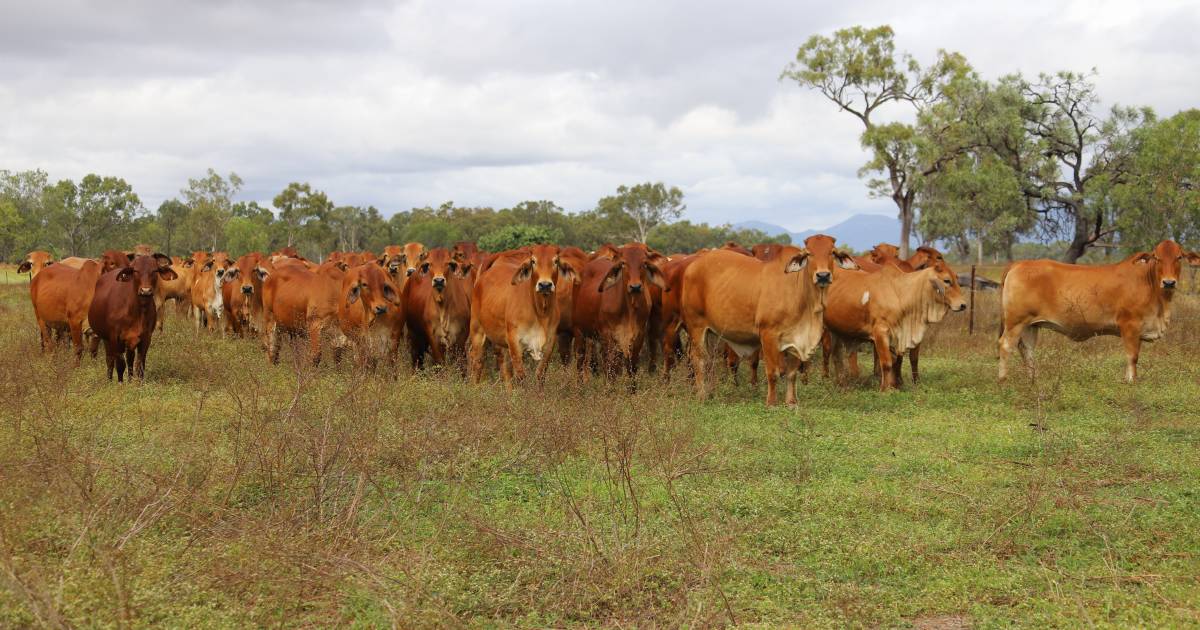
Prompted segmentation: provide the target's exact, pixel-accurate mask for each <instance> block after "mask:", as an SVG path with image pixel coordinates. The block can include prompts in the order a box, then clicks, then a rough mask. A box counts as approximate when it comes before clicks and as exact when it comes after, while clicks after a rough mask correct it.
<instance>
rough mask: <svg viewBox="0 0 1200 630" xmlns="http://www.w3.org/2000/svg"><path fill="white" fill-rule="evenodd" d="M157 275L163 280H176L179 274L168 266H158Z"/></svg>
mask: <svg viewBox="0 0 1200 630" xmlns="http://www.w3.org/2000/svg"><path fill="white" fill-rule="evenodd" d="M158 277H160V278H162V279H163V280H176V279H178V278H179V274H177V273H175V270H174V269H172V268H170V267H159V268H158Z"/></svg>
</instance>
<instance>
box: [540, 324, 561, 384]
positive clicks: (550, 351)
mask: <svg viewBox="0 0 1200 630" xmlns="http://www.w3.org/2000/svg"><path fill="white" fill-rule="evenodd" d="M556 343H558V335H555V334H550V335H547V336H546V345H544V346H542V358H541V359H539V360H538V362H537V371H536V372H535V375H536V376H537V383H538V387H541V386H542V384H544V383H545V382H546V369H547V368H549V367H550V361H551V360H552V359H551V357H553V356H554V345H555V344H556Z"/></svg>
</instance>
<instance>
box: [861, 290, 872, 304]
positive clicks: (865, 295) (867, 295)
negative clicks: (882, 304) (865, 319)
mask: <svg viewBox="0 0 1200 630" xmlns="http://www.w3.org/2000/svg"><path fill="white" fill-rule="evenodd" d="M870 301H871V292H870V291H863V297H862V303H863V304H866V303H867V302H870Z"/></svg>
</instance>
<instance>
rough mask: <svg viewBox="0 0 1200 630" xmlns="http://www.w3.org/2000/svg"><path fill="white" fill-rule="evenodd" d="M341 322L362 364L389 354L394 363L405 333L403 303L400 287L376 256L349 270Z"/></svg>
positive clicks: (340, 309) (340, 306)
mask: <svg viewBox="0 0 1200 630" xmlns="http://www.w3.org/2000/svg"><path fill="white" fill-rule="evenodd" d="M338 326H339V327H340V328H341V330H342V334H344V335H345V336H346V337H347V338H348V339H349V340H350V342H351V343H352V344H354V346H355V348H356V349H357V350H358V358H359V362H360V364H361V365H364V366H367V365H372V366H373V365H374V364H376V363H377V362H378V360H379V359H380V358H381V357H386V358H387V359H388V362H389V365H391V366H395V364H396V355H397V353H398V352H399V350H400V338H401V337H402V336H403V335H404V312H403V304H402V302H401V300H400V290H399V289H398V288H397V287H396V285H395V284H394V283H393V282H392V278H391V277H390V276H389V275H388V273H387V272H385V271H384V270H383V269H382V268H381V267H380V266H379V264H378V263H377V262H376V260H375V259H374V258H372V259H371V260H370V262H366V263H363V264H360V265H358V266H356V267H350V268H349V269H347V270H346V274H345V277H344V278H343V279H342V289H341V295H340V296H339V299H338Z"/></svg>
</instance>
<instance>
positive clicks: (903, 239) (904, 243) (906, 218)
mask: <svg viewBox="0 0 1200 630" xmlns="http://www.w3.org/2000/svg"><path fill="white" fill-rule="evenodd" d="M899 205H900V258H903V259H905V260H907V259H908V256H909V251H908V238H909V235H910V234H912V226H913V207H912V200H908V199H906V200H904V201H902V202H900V204H899Z"/></svg>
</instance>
